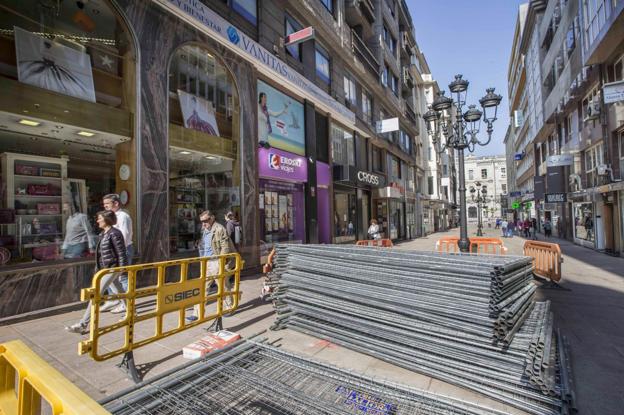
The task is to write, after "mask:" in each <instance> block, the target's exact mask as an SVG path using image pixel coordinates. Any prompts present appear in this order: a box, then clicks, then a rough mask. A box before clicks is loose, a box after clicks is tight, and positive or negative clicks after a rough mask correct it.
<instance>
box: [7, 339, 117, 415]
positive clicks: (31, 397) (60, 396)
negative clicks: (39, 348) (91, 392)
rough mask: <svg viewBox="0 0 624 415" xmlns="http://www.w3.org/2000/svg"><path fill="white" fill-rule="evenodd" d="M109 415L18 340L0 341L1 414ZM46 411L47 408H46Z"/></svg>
mask: <svg viewBox="0 0 624 415" xmlns="http://www.w3.org/2000/svg"><path fill="white" fill-rule="evenodd" d="M42 400H44V401H46V402H47V403H48V404H49V405H50V408H51V409H52V411H51V413H52V415H61V414H62V415H84V414H90V415H91V414H92V415H110V413H109V412H108V411H106V410H105V409H104V408H102V407H101V406H100V405H99V404H98V403H97V402H95V401H94V400H93V399H91V398H90V397H89V396H88V395H87V394H85V393H84V392H83V391H81V390H80V389H78V388H77V387H76V386H74V385H73V384H72V383H71V382H70V381H69V380H67V379H66V378H65V377H64V376H63V375H61V373H59V372H58V371H57V370H56V369H54V368H53V367H52V366H50V365H49V364H48V363H47V362H45V361H44V360H43V359H41V358H40V357H39V356H37V355H36V354H35V353H34V352H33V351H32V350H30V348H28V346H26V345H25V344H24V343H22V342H21V341H19V340H13V341H10V342H7V343H3V344H0V415H35V414H40V413H42V411H41V410H42V405H41V404H42ZM46 413H47V412H46Z"/></svg>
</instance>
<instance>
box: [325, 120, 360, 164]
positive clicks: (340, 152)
mask: <svg viewBox="0 0 624 415" xmlns="http://www.w3.org/2000/svg"><path fill="white" fill-rule="evenodd" d="M331 145H332V147H331V148H332V161H333V163H334V164H335V165H341V166H355V144H354V139H353V134H351V133H350V132H348V131H346V130H344V129H342V128H340V127H338V126H337V125H335V124H332V126H331Z"/></svg>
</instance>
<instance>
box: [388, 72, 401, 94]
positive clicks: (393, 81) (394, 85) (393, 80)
mask: <svg viewBox="0 0 624 415" xmlns="http://www.w3.org/2000/svg"><path fill="white" fill-rule="evenodd" d="M390 89H392V92H394V95H396V96H398V95H399V78H397V77H396V76H394V74H392V73H391V75H390Z"/></svg>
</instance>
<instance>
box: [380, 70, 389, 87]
mask: <svg viewBox="0 0 624 415" xmlns="http://www.w3.org/2000/svg"><path fill="white" fill-rule="evenodd" d="M389 80H390V68H388V65H385V66H384V70H383V72H382V73H381V84H382V85H383V86H386V87H387V86H388V85H389Z"/></svg>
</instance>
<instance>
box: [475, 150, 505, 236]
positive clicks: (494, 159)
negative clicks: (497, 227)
mask: <svg viewBox="0 0 624 415" xmlns="http://www.w3.org/2000/svg"><path fill="white" fill-rule="evenodd" d="M464 168H465V172H466V177H465V181H466V209H467V211H466V214H467V217H468V223H477V222H478V217H479V211H478V209H479V204H478V203H477V202H476V201H475V200H474V198H476V197H477V196H478V194H477V190H480V191H481V192H482V191H483V189H485V190H486V195H485V200H486V201H485V203H482V204H480V205H481V218H482V222H483V224H484V226H487V224H490V225H491V224H493V223H494V222H495V220H496V218H502V217H503V215H504V214H505V212H504V210H503V209H504V207H503V206H504V202H503V200H505V199H506V198H507V194H508V189H507V159H506V157H505V156H480V157H478V156H474V155H468V156H466V157H465V162H464ZM473 190H474V191H473Z"/></svg>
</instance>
